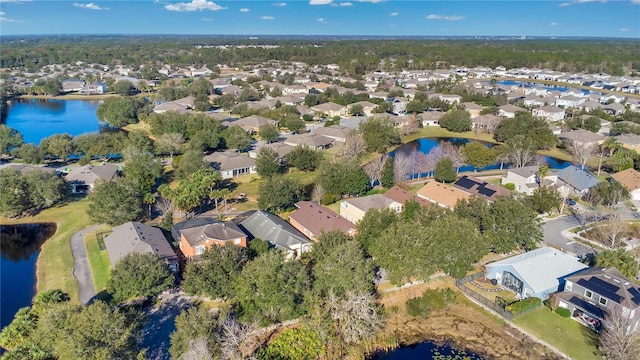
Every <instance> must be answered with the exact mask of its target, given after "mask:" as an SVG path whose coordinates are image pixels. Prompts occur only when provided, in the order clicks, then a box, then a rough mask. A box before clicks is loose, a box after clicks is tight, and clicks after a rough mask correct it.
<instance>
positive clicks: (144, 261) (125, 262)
mask: <svg viewBox="0 0 640 360" xmlns="http://www.w3.org/2000/svg"><path fill="white" fill-rule="evenodd" d="M174 281H175V278H174V276H173V274H172V273H171V270H169V266H168V265H167V264H166V263H165V262H164V260H163V259H162V257H161V256H159V255H156V254H152V253H143V254H140V253H130V254H127V255H125V256H124V257H123V258H122V259H120V261H118V263H117V264H116V266H115V267H114V268H113V271H111V278H110V279H109V284H108V290H109V292H110V293H111V295H113V298H114V299H116V300H118V301H123V300H128V299H131V298H134V297H138V296H143V297H149V296H154V295H157V294H159V293H161V292H162V291H164V290H166V289H168V288H169V287H171V286H172V285H173V283H174Z"/></svg>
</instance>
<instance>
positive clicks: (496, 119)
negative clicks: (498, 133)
mask: <svg viewBox="0 0 640 360" xmlns="http://www.w3.org/2000/svg"><path fill="white" fill-rule="evenodd" d="M501 121H502V118H501V117H500V116H497V115H493V114H485V115H480V116H478V117H475V118H472V119H471V126H473V129H474V130H475V131H476V132H480V131H486V132H488V133H493V131H494V130H495V129H496V128H497V127H498V125H500V122H501Z"/></svg>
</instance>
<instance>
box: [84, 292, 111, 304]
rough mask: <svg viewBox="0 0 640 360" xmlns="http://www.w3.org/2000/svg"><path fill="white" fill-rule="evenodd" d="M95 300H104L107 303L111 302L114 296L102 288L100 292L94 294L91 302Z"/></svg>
mask: <svg viewBox="0 0 640 360" xmlns="http://www.w3.org/2000/svg"><path fill="white" fill-rule="evenodd" d="M94 301H104V302H106V303H107V304H109V303H111V301H113V296H112V295H111V294H110V293H108V292H107V291H106V290H102V291H100V292H99V293H97V294H96V296H94V297H93V298H92V299H91V300H90V301H89V303H92V302H94Z"/></svg>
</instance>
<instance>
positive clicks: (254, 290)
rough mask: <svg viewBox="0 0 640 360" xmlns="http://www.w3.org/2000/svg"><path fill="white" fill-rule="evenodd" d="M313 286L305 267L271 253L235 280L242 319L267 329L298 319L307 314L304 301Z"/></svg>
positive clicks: (262, 256)
mask: <svg viewBox="0 0 640 360" xmlns="http://www.w3.org/2000/svg"><path fill="white" fill-rule="evenodd" d="M309 285H310V277H309V274H308V272H307V269H306V268H305V267H304V265H302V264H301V263H300V262H298V261H295V260H292V261H287V260H286V259H285V257H284V254H283V253H282V252H279V251H269V252H267V253H265V254H263V255H261V256H259V257H257V258H256V259H255V260H253V261H251V262H250V263H248V264H247V266H245V268H244V269H243V270H242V273H241V274H240V276H238V277H236V278H235V289H236V290H235V291H236V300H237V304H238V311H239V314H240V316H239V318H240V319H241V320H243V321H244V322H245V323H246V322H253V321H256V322H259V323H260V324H262V325H267V324H273V323H276V322H282V321H285V320H288V319H293V318H295V317H298V316H300V315H301V314H303V313H304V311H305V304H304V301H303V299H304V294H305V293H306V292H307V291H308V289H309Z"/></svg>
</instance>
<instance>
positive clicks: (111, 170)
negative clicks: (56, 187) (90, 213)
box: [64, 164, 120, 194]
mask: <svg viewBox="0 0 640 360" xmlns="http://www.w3.org/2000/svg"><path fill="white" fill-rule="evenodd" d="M118 176H120V167H119V166H117V165H114V164H102V165H84V166H78V167H73V168H71V169H70V170H69V172H68V173H67V175H66V176H65V177H64V179H65V180H66V181H67V183H69V186H71V192H72V193H73V194H83V193H88V192H90V191H91V190H92V189H93V186H94V185H95V183H96V182H97V181H100V180H103V181H111V180H114V179H115V178H117V177H118Z"/></svg>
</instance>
